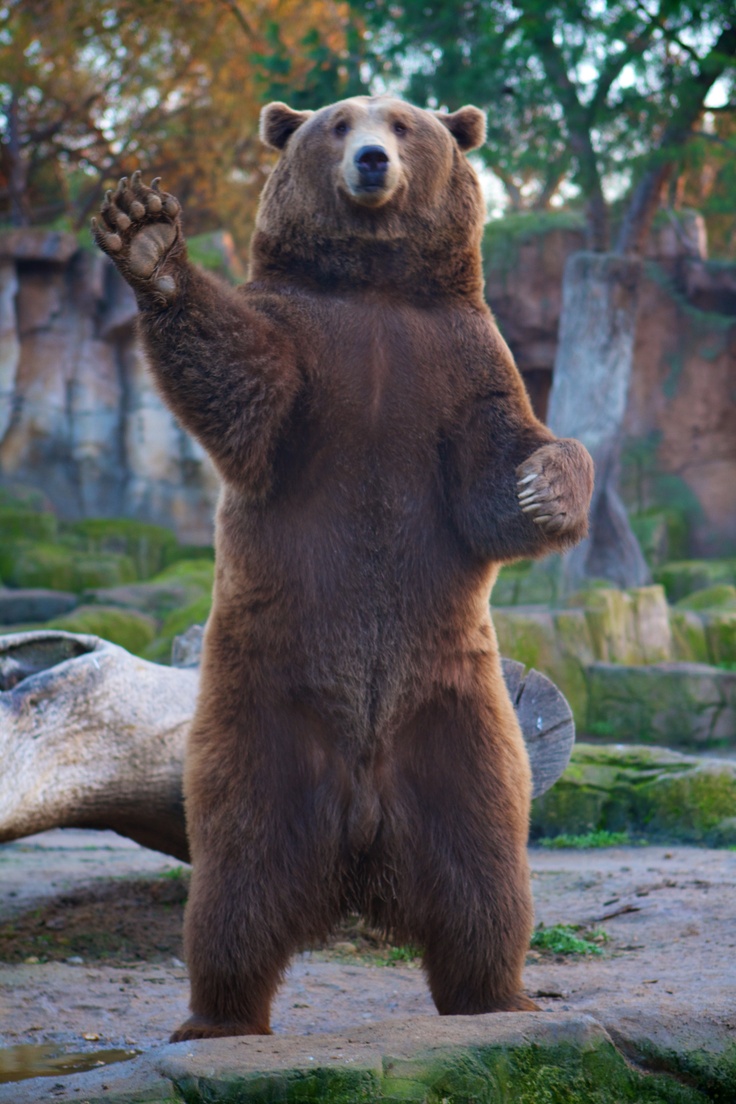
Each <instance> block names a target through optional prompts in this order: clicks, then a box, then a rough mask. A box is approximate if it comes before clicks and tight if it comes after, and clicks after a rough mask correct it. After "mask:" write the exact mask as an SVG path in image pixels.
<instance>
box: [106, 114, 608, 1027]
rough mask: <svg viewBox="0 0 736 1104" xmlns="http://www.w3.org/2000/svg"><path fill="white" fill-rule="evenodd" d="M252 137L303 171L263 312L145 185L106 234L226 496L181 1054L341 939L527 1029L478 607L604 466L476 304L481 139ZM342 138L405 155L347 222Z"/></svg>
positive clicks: (525, 924) (522, 890) (412, 132)
mask: <svg viewBox="0 0 736 1104" xmlns="http://www.w3.org/2000/svg"><path fill="white" fill-rule="evenodd" d="M340 121H343V122H345V124H346V126H347V127H348V137H347V138H344V137H343V136H342V135H341V134H339V133H338V131H337V130H336V125H337V123H339V122H340ZM360 127H363V131H359V130H356V128H360ZM381 128H383V129H381ZM402 128H403V129H402ZM262 132H263V135H264V138H265V139H266V140H267V141H269V142H271V144H272V145H277V146H279V148H282V149H283V150H284V152H283V154H282V157H281V159H280V161H279V163H278V165H277V166H276V168H275V170H274V171H273V173H272V175H271V177H270V179H269V182H268V184H267V186H266V188H265V190H264V194H263V197H262V202H261V208H260V212H259V217H258V224H257V228H256V233H255V236H254V240H253V246H252V266H251V277H250V280H249V282H248V283H247V284H246V285H245V286H244V287H243V288H242V289H239V290H237V291H235V290H231V289H229V288H227V287H224V286H222V285H221V284H220V283H217V282H216V281H215V280H213V279H211V278H210V277H209V276H207V275H205V274H204V273H202V272H200V271H198V270H197V269H195V268H193V267H192V266H191V265H189V263H188V262H187V260H186V252H185V248H184V244H183V237H182V234H181V229H180V221H179V217H178V213H177V209H176V208H177V206H178V205H175V201H173V200H172V199H171V197H167V196H166V194H165V193H159V192H158V191H157V189H154V190H153V191H151V190H150V189H147V188H145V187H144V186H143V185H142V184H141V182H140V178H139V177H138V175H137V174H136V177H134V178H133V180H132V181H131V183H130V184H128V183H127V182H121V186H120V187H119V188H118V191H117V192H116V193H115V195H114V196H110V197H109V198H108V201H107V203H106V204H105V206H104V208H103V212H102V217H103V223H104V227H102V228H97V230H96V234H97V238H98V241H99V243H100V245H101V246H102V248H104V249H106V250H107V251H108V252H109V253H110V254H111V255H112V256H113V258H114V259H115V260H116V262H117V263H118V265H119V266H120V268H121V271H123V273H124V274H125V275H126V277H127V278H128V279H129V281H130V282H131V284H132V286H133V287H134V289H135V290H136V293H137V295H138V300H139V304H140V309H141V332H142V334H143V337H144V339H145V342H146V345H147V348H148V351H149V354H150V358H151V365H152V369H153V371H154V374H155V376H156V379H157V381H158V384H159V386H160V388H161V390H162V392H163V394H164V396H165V397H166V399H167V401H168V403H169V404H170V406H171V407H172V409H173V410H174V411H175V413H176V414H177V416H178V417H179V418H180V419H181V421H182V423H183V424H184V425H186V426H187V428H188V429H189V430H190V431H191V432H192V433H193V434H195V436H197V437H198V438H199V440H200V441H201V442H202V443H203V444H204V446H205V447H206V448H207V449H208V451H209V452H210V454H211V456H212V457H213V458H214V460H215V463H216V464H217V466H218V468H219V470H220V473H221V475H222V479H223V491H222V496H221V501H220V506H219V509H218V515H217V536H216V542H217V572H216V584H215V593H214V605H213V609H212V614H211V616H210V619H209V622H208V625H207V631H206V638H205V651H204V657H203V671H202V689H201V694H200V699H199V704H198V707H197V712H196V716H195V719H194V723H193V726H192V730H191V735H190V740H189V748H188V756H187V765H186V779H185V788H186V800H187V817H188V826H189V835H190V841H191V850H192V855H193V861H194V869H193V878H192V889H191V897H190V901H189V906H188V911H187V919H186V931H185V937H186V947H187V957H188V962H189V968H190V974H191V983H192V1002H191V1007H192V1013H193V1015H192V1018H191V1019H190V1020H189V1021H187V1023H186V1024H184V1025H183V1026H182V1027H181V1028H180V1029H179V1031H178V1032H176V1033H175V1035H174V1038H177V1039H185V1038H192V1037H201V1036H206V1035H222V1034H248V1033H263V1032H267V1031H268V1030H269V1009H270V1002H271V998H272V995H273V993H274V990H275V988H276V986H277V984H278V982H279V980H280V978H281V976H282V974H283V971H284V969H285V968H286V965H287V963H288V961H289V959H290V957H291V955H292V954H293V953H294V952H295V951H296V950H298V949H299V948H301V947H304V946H306V945H309V944H310V943H313V942H314V941H316V940H319V939H322V938H324V937H325V935H326V934H327V933H328V932H329V930H330V928H331V927H332V926H333V925H334V924H335V922H336V921H337V920H338V918H339V917H340V916H342V915H344V914H345V913H346V912H348V911H350V910H357V911H360V912H361V913H363V914H364V915H365V916H367V917H368V918H369V919H371V920H372V921H373V922H375V923H376V924H379V925H381V926H382V927H384V928H386V929H388V930H390V931H392V932H393V933H394V934H395V935H396V936H397V937H398V938H399V939H401V940H410V941H412V942H414V943H418V944H419V945H421V946H422V948H423V950H424V964H425V969H426V972H427V976H428V980H429V984H430V987H431V990H432V994H433V996H434V999H435V1002H436V1004H437V1007H438V1009H439V1011H440V1012H441V1013H476V1012H488V1011H495V1010H513V1009H523V1008H530V1007H534V1006H533V1005H532V1003H531V1002H530V1001H529V1000H528V999H527V998H526V997H524V996H523V994H522V993H521V969H522V964H523V961H524V955H525V951H526V948H527V946H528V940H529V934H530V928H531V924H532V905H531V896H530V890H529V876H528V868H527V858H526V837H527V824H528V814H529V792H530V778H529V767H528V763H527V758H526V753H525V749H524V743H523V739H522V736H521V733H520V730H519V727H518V724H517V721H516V717H515V714H514V710H513V708H512V705H511V702H510V701H509V698H508V695H507V693H506V691H505V688H504V683H503V679H502V676H501V670H500V663H499V655H498V648H497V644H496V638H495V635H494V632H493V628H492V625H491V621H490V616H489V607H488V599H489V592H490V588H491V586H492V583H493V581H494V578H495V575H496V572H497V570H498V565H499V564H500V563H502V562H505V561H509V560H513V559H516V558H519V557H522V556H538V555H542V554H543V553H546V552H548V551H551V550H559V549H563V548H566V547H569V546H570V545H571V544H572V543H574V542H575V541H577V540H579V539H580V537H582V536H583V535H584V533H585V529H586V518H585V513H586V509H587V504H588V501H589V498H590V491H591V484H592V471H591V465H590V460H589V457H588V456H587V453H585V450H584V449H582V446H580V445H578V444H577V443H576V442H572V441H556V440H555V439H554V437H553V436H552V434H551V433H550V432H549V431H548V430H547V429H546V428H545V427H544V426H543V425H542V424H540V422H538V421H537V419H536V418H535V417H534V415H533V413H532V410H531V408H530V405H529V401H528V398H527V395H526V392H525V390H524V387H523V384H522V382H521V380H520V377H519V375H518V373H517V371H516V368H515V366H514V364H513V361H512V359H511V356H510V354H509V351H508V349H507V347H506V345H505V344H504V342H503V340H502V338H501V337H500V335H499V333H498V330H497V329H496V326H495V324H494V321H493V318H492V316H491V314H490V312H489V310H488V308H487V307H486V305H485V303H484V301H483V294H482V291H483V289H482V276H481V262H480V238H481V231H482V224H483V204H482V200H481V196H480V190H479V186H478V183H477V180H476V178H475V175H474V173H473V171H472V169H471V168H470V166H469V165H468V163H467V161H466V160H465V158H464V157H463V155H462V152H461V148H460V146H461V145H462V148H464V149H465V148H470V146H472V145H473V144H475V143H476V142H477V141H478V140H480V139H482V133H483V120H482V116H481V115H480V113H479V112H477V111H476V109H474V108H465V109H463V110H462V112H457V113H455V116H453V117H450V121H449V122H448V120H447V119H445V120H440V119H438V118H437V117H436V116H435V115H434V114H433V113H431V112H427V111H421V110H419V109H417V108H413V107H410V106H409V105H407V104H404V103H401V102H399V101H397V100H392V99H376V100H364V99H358V100H349V101H345V102H343V103H340V104H335V105H333V106H331V107H328V108H325V109H323V110H321V111H318V112H315V113H313V114H312V113H296V112H290V109H288V108H286V107H285V106H284V105H275V106H272V107H271V108H268V109H266V111H265V112H264V118H263V131H262ZM351 132H352V133H354V134H355V133H357V134H358V139H361V135H362V134H363V133H364V132H365V133H366V134H369V135H371V134H375V133H379V134H384V135H385V136H386V138H385V140H386V143H387V148H390V149H391V150H392V151H395V153H394V152H392V153H391V157H392V159H394V160H392V166H391V171H392V172H393V173H394V175H393V176H392V177H391V179H392V181H393V183H392V185H391V187H392V189H393V190H392V191H391V194H390V195H389V196H387V197H386V196H378V198H377V199H376V197H373V196H371V197H370V199H369V200H366V203H365V204H364V203H363V202H362V200H361V199H360V197H359V198H358V199H357V200H356V199H355V197H353V196H351V195H349V194H347V193H346V191H345V188H346V184H345V179H346V177H345V172H346V170H345V164H348V168H349V167H350V166H349V158H348V160H347V161H346V156H347V155H345V154H344V149H345V148H348V147H346V146H345V143H346V142H349V141H350V137H349V135H350V133H351ZM135 202H137V204H138V206H137V207H135V208H133V204H134V203H135ZM368 203H370V205H368ZM141 212H143V213H141ZM121 214H122V215H123V216H124V217H122V218H121ZM126 219H127V222H126ZM162 223H164V224H165V225H167V226H174V227H175V228H176V237H175V240H174V242H173V244H170V245H167V246H166V247H165V248H164V247H161V250H160V256H158V261H157V263H156V264H155V265H154V267H153V271H151V264H150V256H151V249H152V248H154V247H156V248H158V246H157V245H156V243H157V242H158V241H159V240H160V238H161V234H160V232H159V233H158V237H156V238H155V240H154V239H152V241H153V245H151V244H150V242H148V241H144V246H145V248H142V247H140V246H138V247H136V249H132V248H131V246H132V244H133V243H134V242H135V241H136V240H138V241H139V242H140V240H141V237H140V235H141V234H143V235H145V234H146V233H147V229H146V228H147V227H149V226H154V227H156V226H159V227H160V225H161V224H162ZM143 254H145V264H144V263H143V262H141V260H140V256H141V255H143ZM535 473H536V474H537V475H538V480H537V482H536V483H535V484H534V485H535V486H538V487H539V488H541V490H540V492H539V494H540V500H542V501H544V502H546V503H549V506H545V509H547V510H548V511H549V512H548V513H547V514H546V515H545V516H546V519H547V520H544V519H541V524H540V519H538V520H537V522H536V523H535V521H534V520H533V518H532V516H530V514H529V513H524V512H522V508H521V507H520V504H519V498H518V495H519V492H520V487H519V486H518V480H519V479H520V478H523V477H524V476H526V475H529V474H535ZM526 486H527V487H528V484H527V485H526ZM521 493H522V494H523V493H525V491H524V485H522V488H521ZM550 518H551V519H552V520H551V521H550ZM550 527H551V530H550Z"/></svg>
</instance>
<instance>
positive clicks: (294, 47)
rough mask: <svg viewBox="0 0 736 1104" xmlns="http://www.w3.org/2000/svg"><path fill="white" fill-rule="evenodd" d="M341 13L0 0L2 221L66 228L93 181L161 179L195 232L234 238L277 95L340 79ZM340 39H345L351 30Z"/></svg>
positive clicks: (255, 182)
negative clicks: (262, 121) (59, 223)
mask: <svg viewBox="0 0 736 1104" xmlns="http://www.w3.org/2000/svg"><path fill="white" fill-rule="evenodd" d="M349 16H350V13H349V9H348V8H347V6H346V5H345V4H341V3H337V4H336V3H332V2H330V0H264V2H263V3H260V4H259V5H258V13H257V17H256V16H255V14H254V12H253V6H252V5H251V4H248V3H247V0H242V2H240V3H239V2H238V0H167V2H166V3H156V4H152V3H150V2H148V0H121V2H119V3H116V4H114V5H113V4H109V5H108V4H105V3H102V4H101V3H99V2H98V0H35V2H34V3H33V4H32V5H29V4H27V3H24V2H23V0H11V2H9V3H6V4H4V5H1V6H0V219H1V218H5V219H6V220H7V221H8V222H10V223H11V224H13V225H24V224H28V223H51V222H54V220H58V219H59V218H62V219H64V220H66V221H68V222H70V223H71V225H72V226H74V227H80V226H82V225H83V224H84V223H85V222H86V219H87V217H88V215H89V213H90V211H91V210H92V208H93V207H94V206H95V204H96V203H97V202H98V199H99V195H100V191H101V188H102V187H103V186H110V185H111V184H112V183H113V182H114V181H115V180H116V179H117V178H118V177H120V176H122V175H126V174H129V173H131V172H132V171H133V170H134V169H136V168H142V169H144V171H145V170H149V171H150V172H151V173H152V175H153V174H154V173H155V175H160V176H163V177H164V181H165V186H166V187H168V188H170V190H172V191H175V192H176V193H177V195H178V196H179V197H180V198H181V200H182V201H183V203H184V205H185V206H186V209H187V225H188V229H189V230H190V231H193V232H197V231H200V230H207V229H213V228H215V227H219V226H227V227H228V228H230V229H231V230H233V232H234V233H235V235H236V237H237V238H238V239H239V241H240V244H241V245H245V243H246V241H247V237H248V234H249V232H250V227H251V225H252V219H253V213H254V208H255V204H256V201H257V197H258V194H259V192H260V190H261V187H262V185H263V182H264V180H265V173H266V172H267V170H268V157H267V156H265V155H264V152H263V151H262V149H261V147H260V143H259V142H258V138H257V133H258V114H259V110H260V107H261V105H262V103H263V102H264V101H265V100H267V99H269V98H273V97H274V96H275V95H278V96H282V95H285V94H289V95H290V96H291V97H292V99H297V100H304V101H309V102H310V103H314V102H319V101H329V100H330V99H333V98H335V97H338V96H340V95H343V94H345V93H346V92H349V91H350V88H351V77H350V71H351V70H350V67H349V66H348V65H347V64H346V62H347V60H348V47H349V43H348V37H349V36H348V31H349V27H350V18H349ZM353 37H354V36H353Z"/></svg>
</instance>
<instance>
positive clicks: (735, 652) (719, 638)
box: [703, 609, 736, 668]
mask: <svg viewBox="0 0 736 1104" xmlns="http://www.w3.org/2000/svg"><path fill="white" fill-rule="evenodd" d="M703 622H704V625H705V639H706V642H707V645H708V655H709V657H710V662H711V663H715V664H716V666H718V667H729V668H733V667H734V666H735V665H736V609H735V610H731V611H728V610H725V611H724V612H723V613H705V614H703Z"/></svg>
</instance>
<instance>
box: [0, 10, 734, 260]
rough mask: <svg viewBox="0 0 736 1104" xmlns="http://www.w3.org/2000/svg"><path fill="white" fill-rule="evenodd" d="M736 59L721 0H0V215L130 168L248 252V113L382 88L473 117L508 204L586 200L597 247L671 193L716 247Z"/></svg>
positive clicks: (82, 209) (730, 205)
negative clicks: (480, 118) (710, 229)
mask: <svg viewBox="0 0 736 1104" xmlns="http://www.w3.org/2000/svg"><path fill="white" fill-rule="evenodd" d="M735 58H736V15H735V14H734V9H733V5H732V0H704V2H703V3H698V4H695V3H693V2H692V0H688V2H685V0H607V2H605V3H604V2H603V0H555V2H552V3H548V2H546V0H513V2H510V0H462V2H461V3H459V4H458V3H457V2H456V0H352V3H349V2H347V0H342V2H334V0H261V2H260V3H259V4H258V5H255V4H254V3H253V2H252V0H166V2H160V3H151V2H150V0H120V2H119V3H117V4H115V5H113V4H107V3H104V2H103V3H99V2H98V0H34V3H33V4H28V3H25V2H23V0H7V2H5V3H2V0H0V221H5V222H6V223H11V224H14V225H23V224H27V223H45V224H49V223H53V222H54V221H55V220H59V219H60V218H63V219H64V220H66V221H67V222H68V223H70V224H71V225H72V226H75V227H79V226H81V225H83V224H84V223H85V221H86V219H87V217H88V215H89V212H90V211H91V209H92V208H93V207H94V205H95V204H96V202H97V199H98V197H99V193H100V191H101V188H102V187H103V186H105V187H107V186H109V185H110V184H111V183H113V182H114V180H115V179H116V178H117V177H119V176H121V175H125V174H128V173H130V172H131V171H133V169H135V168H142V169H143V170H144V171H146V170H149V171H150V172H151V173H152V174H153V173H155V175H162V176H163V177H164V180H165V185H166V186H167V187H169V188H170V189H171V190H172V191H176V193H177V194H178V195H179V196H180V198H181V199H182V201H183V202H184V204H185V207H186V210H187V219H188V230H189V231H190V232H197V231H201V230H207V229H213V228H215V227H220V226H227V227H229V228H230V229H232V230H233V232H234V234H235V236H236V240H237V241H238V243H239V244H240V245H241V247H244V246H245V244H246V241H247V238H248V236H249V232H250V229H251V226H252V220H253V215H254V211H255V205H256V202H257V196H258V194H259V192H260V190H261V187H262V184H263V182H264V179H265V175H266V173H267V172H268V170H269V166H270V163H271V162H270V155H268V154H267V153H266V152H265V151H264V150H263V149H262V148H261V147H260V145H259V143H258V141H257V120H258V113H259V110H260V107H261V105H262V104H263V103H264V102H267V101H268V100H269V99H285V100H287V101H288V102H290V103H291V104H292V105H293V106H294V107H297V108H300V109H301V108H304V107H317V106H320V105H321V104H323V103H327V102H329V101H331V100H334V99H336V98H340V97H342V96H346V95H352V94H354V93H356V92H361V91H367V90H369V89H370V90H373V91H376V90H378V91H380V90H382V89H384V88H391V89H399V90H401V91H402V92H403V93H404V94H405V95H406V96H407V97H408V98H409V99H411V100H413V101H414V102H416V103H419V104H421V105H424V104H427V105H429V106H435V107H443V106H445V107H448V108H450V109H455V108H456V107H459V106H460V105H462V104H463V103H468V102H470V103H476V104H478V105H479V106H481V107H483V108H485V109H486V110H487V111H488V117H489V137H488V143H487V146H486V147H485V148H484V150H483V151H482V152H481V154H480V156H482V158H483V160H484V161H485V163H486V165H487V166H488V167H489V168H490V169H492V170H493V172H494V173H495V174H496V175H497V176H498V178H499V179H500V180H501V181H502V183H503V186H504V189H505V194H506V196H507V199H508V206H509V207H510V208H511V209H516V210H523V209H528V208H534V207H536V208H542V209H544V208H547V207H549V206H550V205H560V204H572V205H578V206H582V207H584V209H585V211H586V215H587V225H588V236H589V244H590V246H591V247H592V248H594V249H598V250H601V249H603V250H605V249H608V248H611V247H612V246H615V248H617V249H618V250H620V251H622V252H635V251H636V250H637V249H640V248H641V245H642V241H643V240H644V237H645V236H646V233H647V231H648V228H649V224H650V222H651V218H652V215H653V213H654V211H655V210H656V208H657V206H658V204H659V203H660V200H661V197H662V196H663V195H664V196H666V197H668V198H669V201H670V202H672V203H674V204H675V205H680V204H685V203H690V204H694V205H698V206H701V207H703V208H704V209H705V211H706V212H707V213H708V216H709V218H710V219H711V221H712V225H713V226H714V227H715V228H716V229H717V236H718V239H719V240H720V241H721V243H722V247H723V248H724V249H727V248H729V243H731V247H732V246H733V244H734V240H736V214H735V212H736V170H735V169H734V164H735V163H736V162H735V160H734V157H733V154H734V152H735V150H734V145H735V143H736V138H735V137H734V128H735V126H736V68H735ZM612 227H613V229H612Z"/></svg>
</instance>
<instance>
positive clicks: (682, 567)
mask: <svg viewBox="0 0 736 1104" xmlns="http://www.w3.org/2000/svg"><path fill="white" fill-rule="evenodd" d="M654 578H655V581H656V582H658V583H661V584H662V586H663V587H664V589H665V590H666V592H667V598H668V599H669V601H670V602H679V601H680V599H682V598H685V597H687V595H688V594H692V593H694V591H696V590H705V589H706V588H709V587H713V586H718V585H720V584H723V583H726V584H729V585H732V586H733V585H736V559H730V560H680V561H679V562H676V563H668V564H664V565H663V566H662V567H658V568H657V569H656V570H655V571H654Z"/></svg>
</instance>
